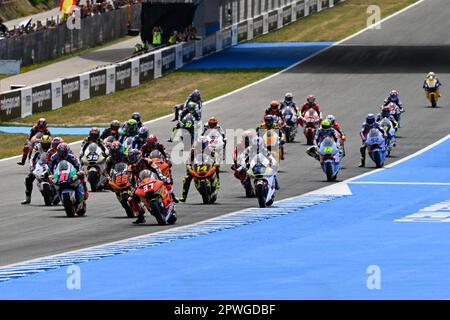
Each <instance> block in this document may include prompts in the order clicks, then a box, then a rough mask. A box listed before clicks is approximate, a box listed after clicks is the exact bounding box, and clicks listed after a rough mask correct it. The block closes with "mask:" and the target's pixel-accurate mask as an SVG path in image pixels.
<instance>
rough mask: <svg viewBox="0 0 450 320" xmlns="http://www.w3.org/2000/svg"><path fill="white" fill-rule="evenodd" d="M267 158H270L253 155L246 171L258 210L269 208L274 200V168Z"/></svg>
mask: <svg viewBox="0 0 450 320" xmlns="http://www.w3.org/2000/svg"><path fill="white" fill-rule="evenodd" d="M269 157H271V156H270V155H268V156H267V157H266V156H264V155H263V154H261V153H259V154H257V155H255V157H254V158H253V159H252V161H251V162H250V169H249V170H248V174H249V175H250V178H251V179H252V180H253V185H254V188H255V194H256V197H257V198H258V204H259V207H260V208H265V207H266V206H267V207H269V206H271V205H272V204H273V202H274V200H275V190H276V189H275V186H276V182H275V175H276V166H274V165H273V164H272V163H271V162H272V161H273V159H272V161H271V160H269Z"/></svg>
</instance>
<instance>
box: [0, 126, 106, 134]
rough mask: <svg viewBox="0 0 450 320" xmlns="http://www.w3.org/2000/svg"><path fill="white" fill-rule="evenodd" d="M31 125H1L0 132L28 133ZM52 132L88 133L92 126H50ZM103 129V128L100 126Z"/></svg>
mask: <svg viewBox="0 0 450 320" xmlns="http://www.w3.org/2000/svg"><path fill="white" fill-rule="evenodd" d="M30 129H31V127H22V126H20V127H7V126H0V132H5V133H24V134H28V133H30ZM49 129H50V132H51V133H52V135H53V136H55V135H88V134H89V130H90V129H91V128H88V127H82V128H63V127H49ZM99 129H101V130H103V129H102V128H99Z"/></svg>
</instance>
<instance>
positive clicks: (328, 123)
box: [322, 120, 331, 130]
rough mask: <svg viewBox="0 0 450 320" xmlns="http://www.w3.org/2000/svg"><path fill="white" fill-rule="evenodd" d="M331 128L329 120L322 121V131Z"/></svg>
mask: <svg viewBox="0 0 450 320" xmlns="http://www.w3.org/2000/svg"><path fill="white" fill-rule="evenodd" d="M330 127H331V122H330V121H329V120H323V121H322V129H325V130H326V129H330Z"/></svg>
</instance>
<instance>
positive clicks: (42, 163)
mask: <svg viewBox="0 0 450 320" xmlns="http://www.w3.org/2000/svg"><path fill="white" fill-rule="evenodd" d="M33 175H34V176H35V178H36V182H37V186H38V189H39V192H40V193H41V194H42V197H43V198H44V203H45V205H46V206H51V205H52V204H53V205H57V204H58V202H59V195H58V192H57V191H56V187H55V185H54V184H53V183H52V182H51V180H50V176H51V173H50V169H49V168H48V165H47V161H46V160H45V159H40V160H39V161H38V162H37V163H36V165H35V167H34V169H33Z"/></svg>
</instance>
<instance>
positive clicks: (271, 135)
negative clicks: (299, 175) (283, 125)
mask: <svg viewBox="0 0 450 320" xmlns="http://www.w3.org/2000/svg"><path fill="white" fill-rule="evenodd" d="M262 138H263V141H264V144H265V148H266V149H267V150H268V151H269V152H270V154H271V155H272V156H273V157H275V159H277V161H278V160H280V159H284V148H283V142H282V141H281V138H280V135H279V134H278V132H277V130H276V129H270V130H265V131H264V134H263V136H262Z"/></svg>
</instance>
